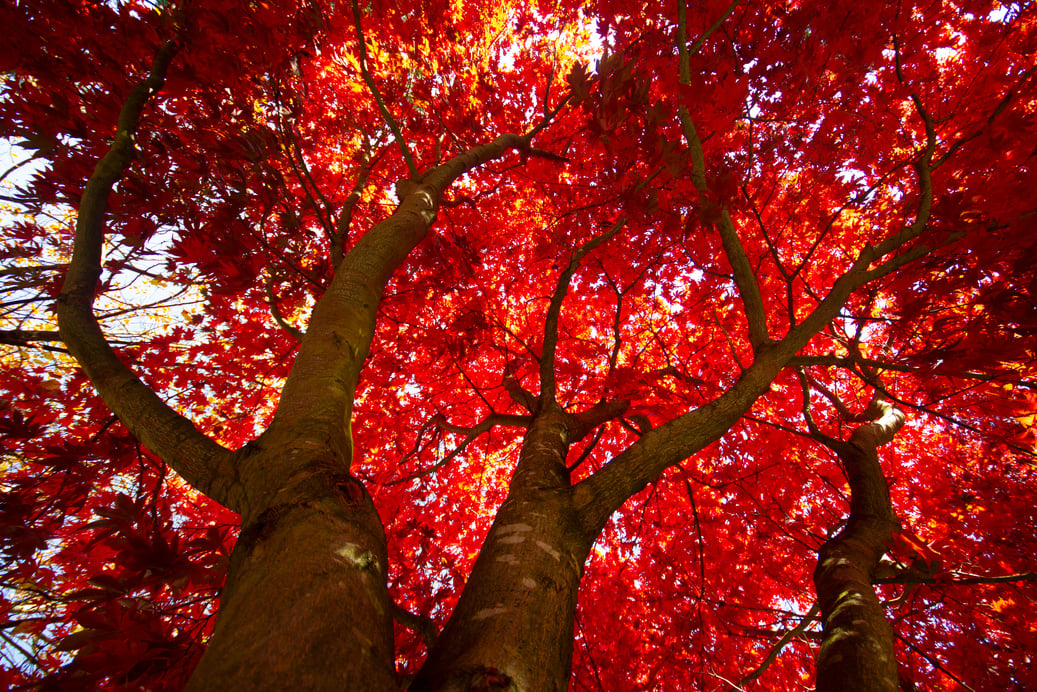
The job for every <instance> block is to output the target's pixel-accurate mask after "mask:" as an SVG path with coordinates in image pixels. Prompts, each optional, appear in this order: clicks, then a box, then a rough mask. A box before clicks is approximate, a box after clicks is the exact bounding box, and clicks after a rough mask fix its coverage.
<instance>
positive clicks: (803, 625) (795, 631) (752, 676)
mask: <svg viewBox="0 0 1037 692" xmlns="http://www.w3.org/2000/svg"><path fill="white" fill-rule="evenodd" d="M820 610H821V606H820V604H819V603H817V601H815V602H814V605H813V606H811V608H810V610H808V611H807V612H806V614H804V615H803V618H802V619H801V620H800V621H799V624H797V625H796V626H795V627H793V628H792V629H790V630H789V631H788V632H786V633H785V634H783V635H782V637H781V639H779V640H778V643H777V644H775V645H774V647H773V648H771V650H770V653H768V654H767V658H765V659H763V661H761V662H760V665H758V666H757V667H756V670H754V671H753V672H751V673H749V674H748V675H746V676H745V677H744V678H742V679H741V680H739V681H738V686H739V687H743V686H745V685H748V684H749V683H750V682H752V681H753V680H756V679H757V678H758V677H760V676H761V675H763V673H764V671H766V670H767V668H769V667H770V665H771V664H772V663H774V662H775V661H776V660H778V654H780V653H781V650H782V649H784V648H785V646H786V645H787V644H788V643H789V642H790V641H792V640H793V639H795V638H796V637H798V636H799V635H801V634H802V633H803V632H804V631H806V629H807V627H809V626H810V625H811V623H813V622H814V621H815V620H817V614H818V612H819V611H820Z"/></svg>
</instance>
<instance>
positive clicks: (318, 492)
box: [187, 470, 396, 692]
mask: <svg viewBox="0 0 1037 692" xmlns="http://www.w3.org/2000/svg"><path fill="white" fill-rule="evenodd" d="M305 475H306V476H307V477H306V478H304V479H300V482H298V483H295V484H293V485H290V486H288V487H286V488H285V490H283V491H282V492H280V493H278V494H277V495H278V497H277V501H276V502H275V503H273V504H272V505H271V506H270V507H269V508H268V509H266V510H265V511H263V512H262V513H260V514H259V516H257V517H256V518H255V519H253V520H252V521H250V522H249V523H247V524H245V525H244V526H243V528H242V532H241V537H240V538H239V540H238V544H237V546H236V547H235V550H234V554H233V557H232V561H231V567H230V574H229V576H228V579H227V584H226V586H225V588H224V591H223V593H222V597H221V602H220V611H219V615H218V618H217V621H216V628H215V631H214V633H213V637H212V641H211V642H210V644H209V647H208V649H206V652H205V655H204V656H203V657H202V660H201V662H200V663H199V665H198V668H197V669H196V670H195V673H194V675H193V676H192V678H191V682H190V684H189V685H188V687H187V689H188V690H191V691H198V690H213V691H215V692H226V691H227V690H238V689H242V690H244V689H247V690H289V689H298V690H391V689H395V688H396V678H395V664H394V660H393V626H392V602H391V600H390V597H389V594H388V591H387V589H386V582H385V574H386V571H387V566H388V556H387V554H386V549H385V538H384V535H383V532H382V525H381V522H380V520H379V517H378V514H377V513H376V512H375V509H374V506H373V504H372V503H371V499H370V497H369V496H368V495H367V493H366V492H365V491H364V489H363V486H362V485H361V484H360V483H359V482H358V481H356V480H355V479H353V478H352V477H351V476H349V475H348V474H344V473H333V472H330V471H323V472H322V471H319V470H318V471H313V472H310V473H307V474H305Z"/></svg>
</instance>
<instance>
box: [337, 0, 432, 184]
mask: <svg viewBox="0 0 1037 692" xmlns="http://www.w3.org/2000/svg"><path fill="white" fill-rule="evenodd" d="M353 22H354V23H355V24H356V42H357V52H358V54H359V56H358V57H359V60H360V74H362V75H363V77H364V81H365V82H366V83H367V87H368V88H369V89H370V90H371V94H372V95H373V96H374V100H375V102H376V103H377V104H378V110H380V111H381V112H382V117H383V118H385V123H386V124H387V125H388V126H389V129H390V130H392V136H393V138H394V139H395V140H396V144H398V145H399V147H400V153H401V154H403V160H404V161H405V162H406V164H407V170H408V171H409V172H410V177H411V180H417V179H418V167H417V166H416V165H414V157H412V156H411V153H410V148H408V147H407V142H406V140H404V139H403V134H402V133H401V132H400V126H399V125H398V124H397V123H396V118H394V117H392V113H390V112H389V108H388V107H387V106H386V105H385V101H384V100H383V99H382V95H381V93H380V92H379V91H378V85H377V84H375V82H374V77H372V76H371V72H370V71H369V70H368V69H367V44H366V42H365V39H364V29H363V27H362V26H361V23H360V6H359V5H358V4H357V0H353Z"/></svg>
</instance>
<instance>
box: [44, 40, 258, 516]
mask: <svg viewBox="0 0 1037 692" xmlns="http://www.w3.org/2000/svg"><path fill="white" fill-rule="evenodd" d="M175 52H176V44H175V43H174V42H173V41H168V42H167V43H166V44H165V45H163V46H162V48H161V49H160V50H159V51H158V53H157V55H156V57H155V61H154V63H153V65H152V68H151V72H150V74H149V75H148V77H147V78H146V79H145V80H144V81H143V82H141V83H140V84H138V85H137V86H136V87H135V88H134V89H133V91H131V92H130V95H129V96H128V97H127V99H126V101H125V102H124V103H123V106H122V110H121V111H120V113H119V119H118V126H117V129H116V133H115V139H114V141H113V142H112V145H111V147H110V149H109V150H108V153H106V154H105V155H104V157H103V158H102V159H101V160H100V161H99V162H98V163H97V166H96V167H95V168H94V172H93V174H92V175H91V176H90V179H89V180H88V181H87V184H86V188H85V189H84V190H83V195H82V197H81V198H80V203H79V213H78V215H77V217H76V231H75V240H74V244H73V250H72V260H71V261H70V262H69V266H68V273H67V274H66V276H65V282H64V284H63V286H62V288H61V293H60V294H59V296H58V299H57V300H56V301H55V311H56V312H57V316H58V326H59V329H60V332H61V337H62V339H63V340H64V342H65V343H66V345H67V346H68V349H69V351H70V352H71V353H72V355H73V356H74V357H75V359H76V360H77V361H78V362H79V364H80V365H81V366H82V368H83V370H84V371H85V372H86V374H87V376H88V377H89V378H90V381H91V382H92V383H93V384H94V386H95V387H96V388H97V391H98V392H99V393H100V395H101V397H102V398H103V399H104V401H105V403H106V404H107V405H108V407H109V408H111V410H112V411H113V412H114V413H115V414H116V415H117V416H119V418H120V420H122V421H123V423H124V424H125V425H126V427H127V428H129V429H130V431H131V432H132V433H133V434H134V436H136V437H137V439H139V440H140V441H141V442H143V443H144V444H145V445H147V447H148V448H149V449H150V450H151V451H153V452H154V453H155V454H157V455H158V456H159V457H160V458H161V459H162V460H163V461H165V462H166V463H168V464H169V466H170V467H172V468H173V469H174V470H175V471H176V472H177V473H179V474H180V476H181V477H182V478H183V479H184V480H185V481H186V482H187V483H189V484H190V485H192V486H194V487H195V488H197V489H198V490H200V491H201V492H203V493H205V494H206V495H208V496H209V497H211V498H213V499H214V500H216V501H217V502H220V503H221V504H224V505H226V506H228V507H231V508H232V509H238V508H239V507H240V501H241V500H242V498H241V497H240V496H234V495H232V491H231V486H232V484H233V456H234V455H233V454H232V453H231V452H229V451H228V450H226V449H224V448H223V447H221V446H220V445H218V444H217V443H215V442H213V441H212V440H210V439H209V438H208V437H206V436H205V435H203V434H201V433H200V432H198V430H197V429H196V428H195V427H194V425H192V424H191V422H190V421H188V420H187V419H186V418H184V417H183V416H182V415H180V414H179V413H177V412H175V411H173V410H172V409H171V408H169V407H168V406H167V405H166V404H165V402H163V401H162V400H161V399H160V398H159V397H158V396H157V395H156V394H155V393H154V392H153V391H152V390H151V389H150V388H148V387H147V386H146V385H145V384H144V383H143V382H141V381H140V379H138V378H137V376H136V375H135V374H133V372H132V371H130V369H129V368H127V367H126V366H125V365H124V364H123V363H122V361H120V360H119V358H118V356H116V354H115V352H114V351H113V350H112V348H111V346H110V345H109V344H108V342H107V341H106V340H105V336H104V334H103V332H102V331H101V328H100V325H99V324H98V322H97V318H96V316H95V315H94V312H93V301H94V292H95V289H96V286H97V282H98V280H99V278H100V275H101V252H102V246H103V244H104V235H105V213H106V210H107V205H108V196H109V194H110V193H111V191H112V187H113V186H114V185H115V183H116V182H117V181H118V180H119V179H120V178H122V176H123V174H124V173H125V171H126V168H127V167H128V166H129V165H130V163H131V162H132V160H133V158H134V156H135V155H136V148H135V146H134V136H135V132H136V129H137V124H138V122H139V120H140V116H141V113H142V111H143V110H144V106H145V105H146V104H147V101H148V99H149V98H150V97H151V96H152V94H154V93H155V92H156V91H158V89H159V88H161V86H162V84H163V83H164V81H165V74H166V70H167V68H168V67H169V64H170V62H171V61H172V59H173V55H174V54H175Z"/></svg>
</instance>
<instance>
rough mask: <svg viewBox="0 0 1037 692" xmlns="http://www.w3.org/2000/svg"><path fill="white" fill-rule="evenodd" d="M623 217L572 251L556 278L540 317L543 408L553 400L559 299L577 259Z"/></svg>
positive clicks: (613, 230) (613, 231)
mask: <svg viewBox="0 0 1037 692" xmlns="http://www.w3.org/2000/svg"><path fill="white" fill-rule="evenodd" d="M626 222H627V218H626V217H625V216H622V217H620V218H618V219H616V221H615V223H613V224H612V226H611V227H610V228H609V229H608V230H607V231H605V232H604V233H602V234H600V235H596V236H594V237H593V238H591V239H590V240H588V241H587V242H586V243H584V244H583V245H581V246H580V247H578V248H577V249H576V251H575V252H573V255H572V258H571V259H570V260H569V264H568V265H567V266H566V268H565V269H564V270H563V271H562V273H561V275H559V277H558V284H557V286H556V287H555V291H554V293H553V294H552V295H551V304H550V305H549V306H548V308H547V317H546V318H545V320H544V349H543V353H542V354H541V357H540V406H541V407H545V406H546V405H547V404H549V403H553V402H554V401H555V394H556V393H557V392H556V383H555V349H556V348H557V346H558V318H559V315H560V314H561V311H562V302H563V301H564V300H565V294H566V293H567V291H568V290H569V282H570V281H571V280H572V277H573V274H574V273H575V272H576V269H577V267H579V266H580V262H581V261H583V258H584V257H586V256H587V253H589V252H590V251H591V250H593V249H594V248H596V247H598V246H599V245H601V244H602V243H604V242H606V241H608V240H610V239H611V238H613V237H615V235H616V234H617V233H619V231H620V229H622V228H623V226H625V225H626Z"/></svg>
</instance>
